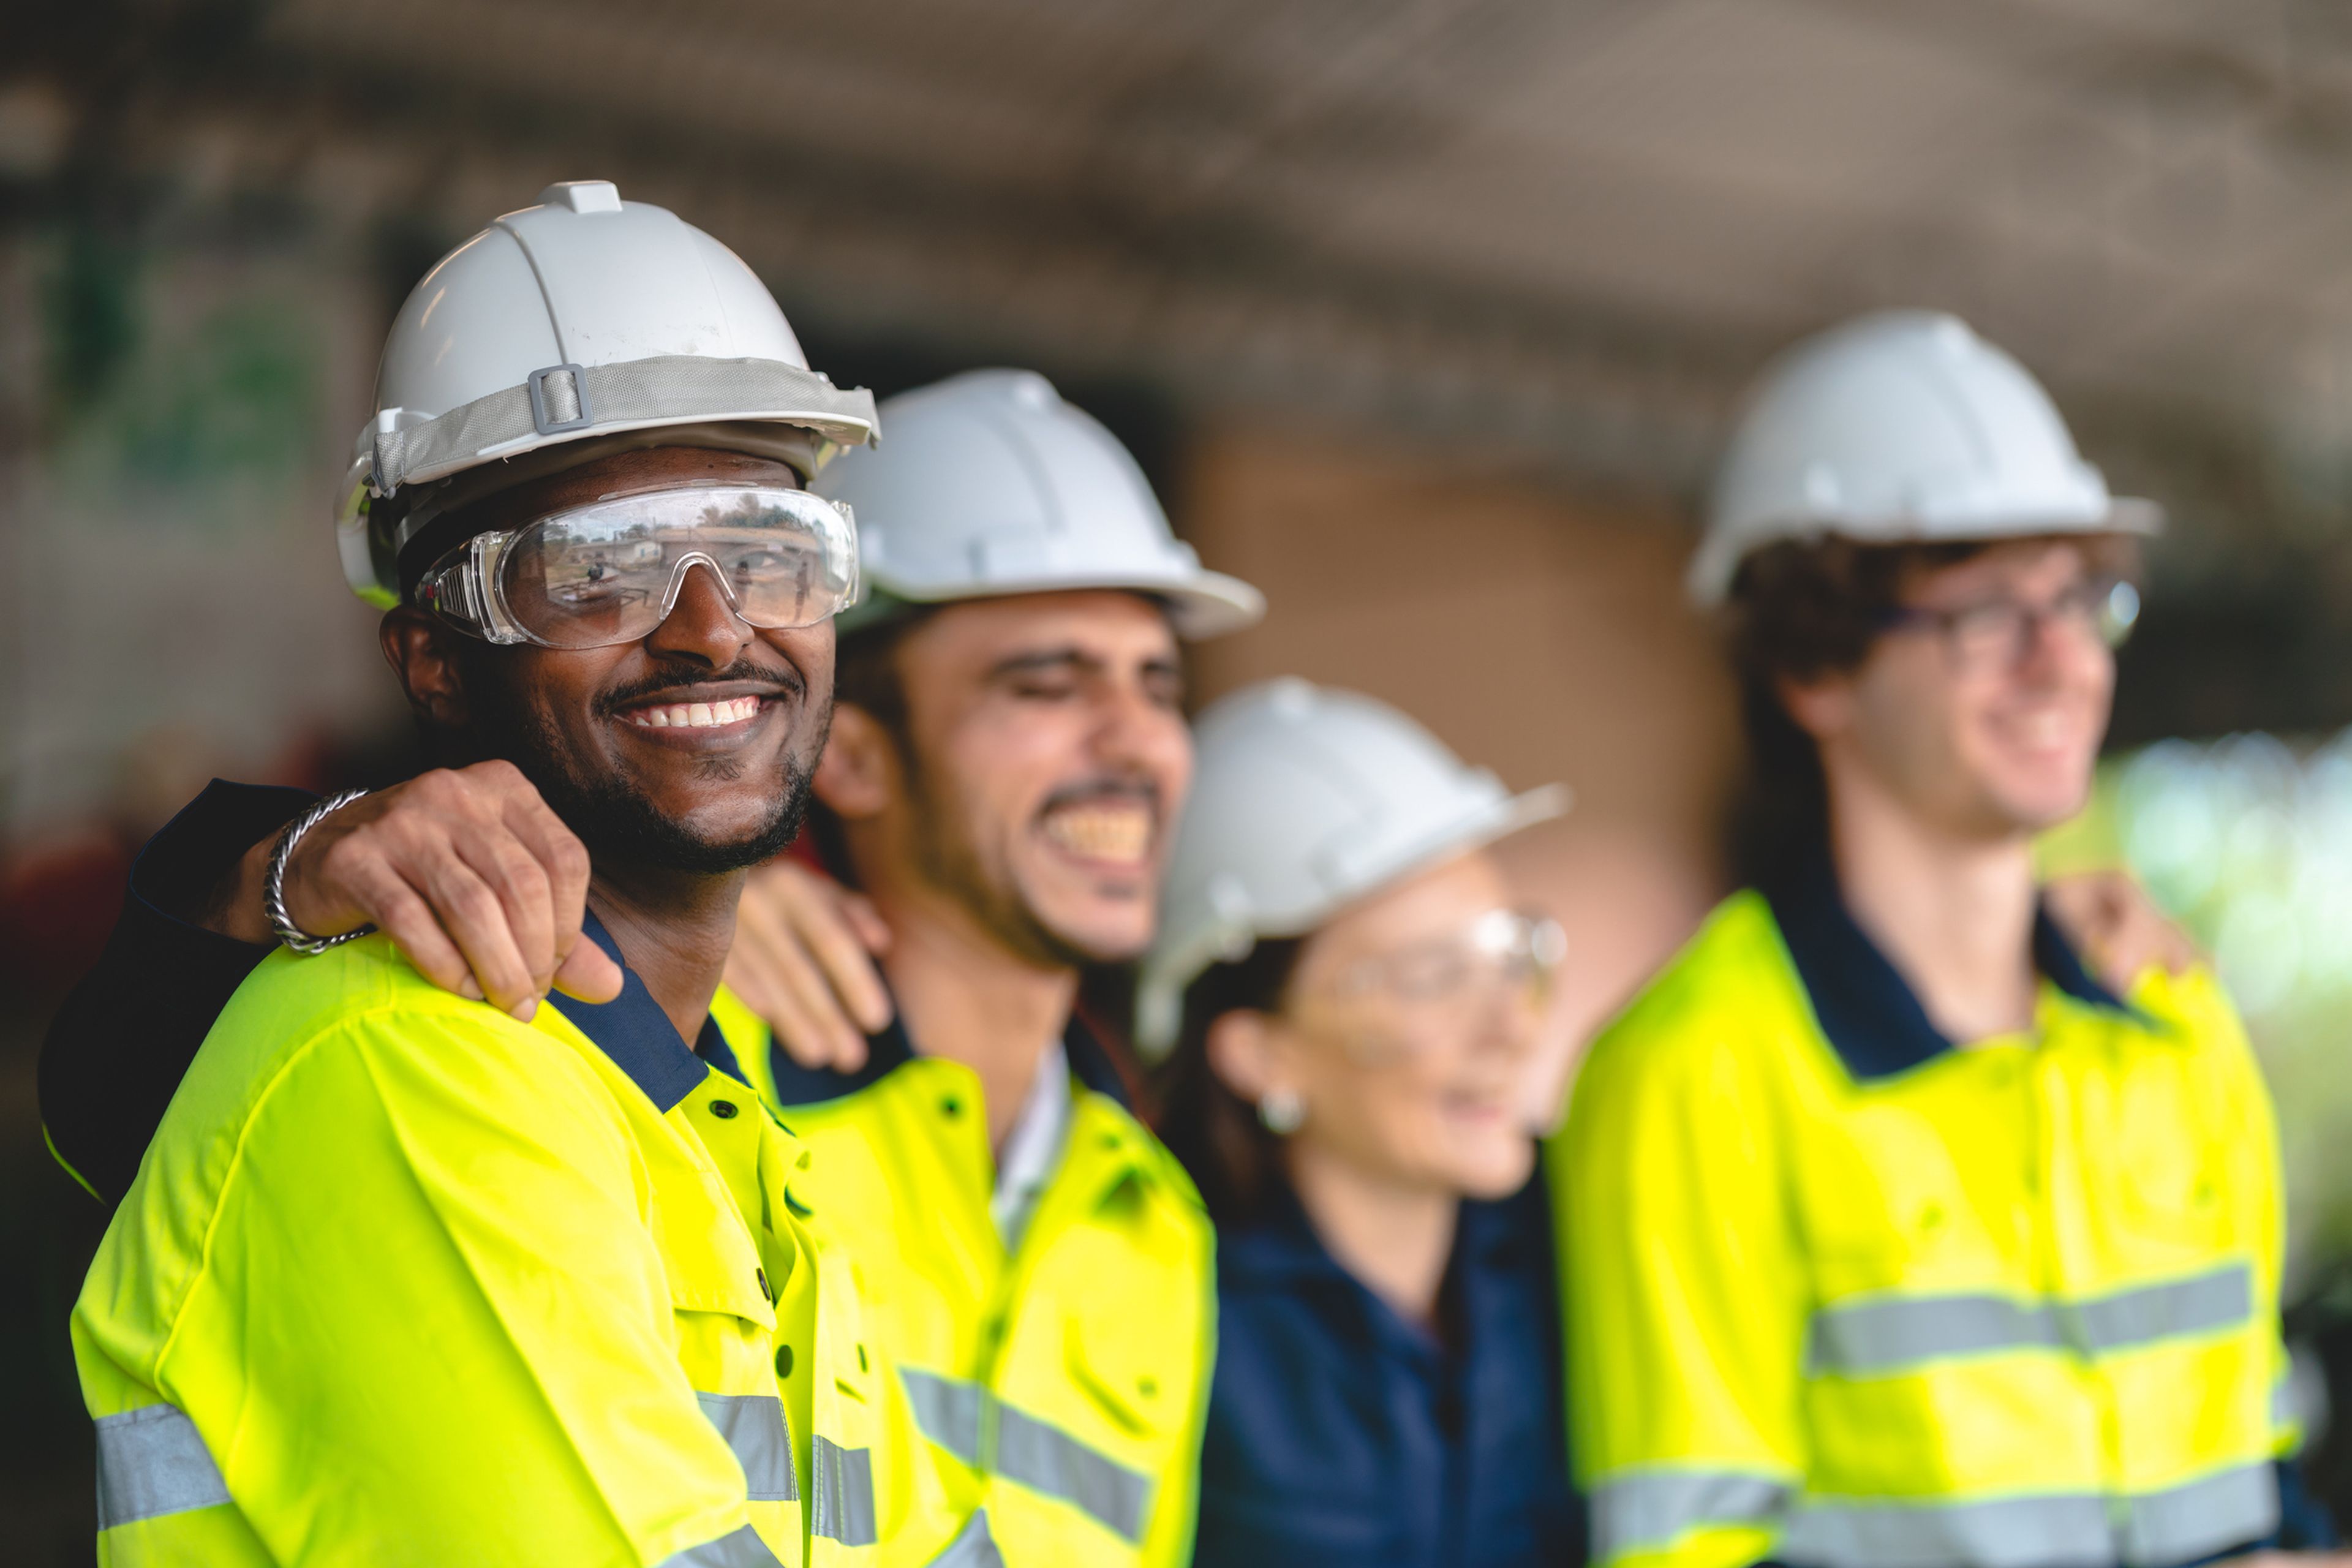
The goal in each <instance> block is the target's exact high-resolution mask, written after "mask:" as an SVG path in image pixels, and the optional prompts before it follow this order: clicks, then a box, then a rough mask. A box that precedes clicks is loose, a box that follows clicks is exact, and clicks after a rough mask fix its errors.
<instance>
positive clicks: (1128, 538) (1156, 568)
mask: <svg viewBox="0 0 2352 1568" xmlns="http://www.w3.org/2000/svg"><path fill="white" fill-rule="evenodd" d="M882 412H883V414H884V415H885V416H887V418H888V420H889V425H890V446H889V449H888V450H887V452H886V451H881V450H875V451H868V452H845V453H844V454H843V455H842V457H841V459H840V460H839V461H837V462H835V464H833V465H832V466H831V467H830V468H827V469H826V470H825V473H824V478H823V479H820V480H819V481H818V483H817V484H816V486H815V489H816V490H817V492H818V493H819V494H820V495H823V496H825V497H827V498H829V499H831V500H837V501H846V502H848V503H849V505H850V506H851V507H852V508H853V509H854V510H855V511H856V517H857V550H858V565H859V571H860V572H861V573H862V574H863V575H864V578H865V581H866V585H867V588H868V597H867V603H866V605H863V606H861V607H860V608H859V609H858V610H854V611H852V612H850V613H849V614H848V615H847V616H845V617H844V618H843V620H842V626H843V627H844V628H845V629H848V628H851V627H854V626H856V625H857V624H859V622H861V621H871V620H874V619H878V618H880V617H881V616H884V615H887V613H888V609H889V605H888V601H889V600H891V599H896V600H899V601H902V602H906V603H911V604H919V605H930V604H940V603H942V602H945V601H947V600H950V599H980V598H993V597H997V596H1001V595H1007V594H1033V593H1040V592H1046V591H1052V590H1058V589H1075V588H1132V589H1137V590H1139V591H1142V592H1146V593H1150V594H1155V595H1160V597H1161V598H1163V599H1165V600H1166V601H1167V602H1168V604H1169V605H1170V607H1171V612H1172V614H1173V616H1174V619H1175V624H1176V629H1177V631H1178V632H1179V633H1181V635H1183V636H1185V637H1216V636H1219V635H1221V634H1223V633H1225V632H1230V631H1238V630H1240V629H1241V628H1242V627H1244V626H1248V625H1250V624H1251V623H1253V622H1254V621H1255V620H1256V619H1257V618H1258V617H1259V616H1262V615H1264V614H1265V596H1264V595H1261V594H1259V593H1258V591H1257V590H1256V589H1255V588H1253V587H1251V586H1250V585H1249V584H1246V583H1244V582H1242V581H1240V580H1239V579H1237V578H1234V577H1227V576H1225V575H1223V574H1220V573H1216V572H1209V571H1204V570H1202V566H1201V558H1200V557H1199V556H1198V555H1195V554H1194V553H1193V552H1192V546H1190V545H1188V544H1184V543H1182V542H1179V541H1178V540H1177V538H1176V536H1175V534H1174V533H1173V532H1171V531H1170V529H1169V527H1168V516H1167V513H1165V512H1163V511H1162V510H1160V502H1159V500H1157V499H1155V498H1154V497H1153V495H1152V493H1151V487H1150V485H1149V484H1147V483H1146V482H1145V481H1144V478H1143V470H1142V469H1141V468H1138V467H1137V466H1136V462H1135V459H1134V458H1133V457H1131V456H1129V453H1128V450H1127V448H1126V447H1122V446H1120V445H1119V444H1118V440H1117V439H1116V438H1114V437H1112V435H1111V433H1110V432H1109V431H1108V430H1106V429H1104V428H1103V427H1102V426H1101V425H1099V424H1097V422H1096V421H1095V420H1094V419H1093V418H1092V417H1091V416H1088V415H1087V414H1086V413H1085V412H1083V411H1082V410H1080V409H1077V408H1074V407H1072V406H1071V405H1068V404H1066V403H1065V402H1063V401H1062V398H1061V395H1060V394H1058V393H1056V392H1055V390H1054V386H1053V384H1052V383H1051V382H1049V381H1047V380H1046V379H1045V377H1044V376H1042V375H1038V374H1035V373H1034V372H1032V371H1025V370H977V371H971V372H967V373H966V374H962V375H957V376H950V377H949V378H948V379H947V380H945V381H942V382H938V383H935V384H932V385H929V386H926V387H921V388H919V389H918V390H916V391H913V392H907V393H901V394H899V395H898V396H896V397H893V398H891V399H889V400H888V401H887V402H886V403H885V404H884V405H882ZM877 589H878V590H879V593H876V592H874V590H877Z"/></svg>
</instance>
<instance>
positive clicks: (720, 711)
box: [622, 697, 760, 730]
mask: <svg viewBox="0 0 2352 1568" xmlns="http://www.w3.org/2000/svg"><path fill="white" fill-rule="evenodd" d="M759 710H760V700H759V699H758V698H756V697H734V698H730V699H729V700H726V701H724V702H669V703H665V704H663V705H662V706H661V707H658V708H632V709H630V710H628V711H627V712H626V713H625V714H623V715H622V717H624V718H625V719H626V720H628V721H629V722H630V723H632V724H635V726H636V727H637V728H638V729H640V730H709V729H712V728H715V727H716V726H718V725H720V724H740V723H741V722H742V721H744V720H746V719H749V718H751V716H752V715H753V714H755V713H757V712H759Z"/></svg>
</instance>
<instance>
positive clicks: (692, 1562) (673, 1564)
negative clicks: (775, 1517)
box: [660, 1524, 783, 1568]
mask: <svg viewBox="0 0 2352 1568" xmlns="http://www.w3.org/2000/svg"><path fill="white" fill-rule="evenodd" d="M660 1568H783V1564H782V1563H779V1562H777V1561H776V1554H775V1553H774V1552H771V1551H769V1550H768V1543H767V1542H764V1541H762V1540H761V1539H760V1532H759V1531H755V1530H753V1529H752V1528H751V1526H750V1525H748V1524H747V1525H744V1526H742V1527H740V1529H736V1530H730V1531H728V1532H727V1533H726V1534H724V1535H722V1536H720V1537H719V1539H718V1540H716V1541H706V1542H703V1543H702V1544H701V1545H699V1546H696V1547H690V1548H688V1550H686V1551H684V1552H674V1553H672V1554H671V1555H670V1556H667V1557H665V1558H663V1559H662V1560H661V1563H660Z"/></svg>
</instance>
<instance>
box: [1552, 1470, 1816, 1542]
mask: <svg viewBox="0 0 2352 1568" xmlns="http://www.w3.org/2000/svg"><path fill="white" fill-rule="evenodd" d="M1789 1497H1790V1491H1789V1489H1788V1488H1787V1487H1785V1486H1782V1485H1781V1484H1780V1482H1778V1481H1774V1480H1770V1479H1767V1478H1765V1477H1762V1476H1749V1475H1741V1474H1739V1473H1738V1472H1736V1471H1711V1470H1654V1471H1651V1472H1649V1473H1647V1474H1644V1475H1634V1476H1622V1477H1620V1478H1618V1479H1615V1480H1612V1481H1603V1482H1602V1483H1601V1485H1599V1486H1597V1487H1595V1488H1594V1489H1592V1504H1591V1508H1592V1550H1593V1558H1594V1560H1595V1561H1596V1562H1606V1561H1608V1560H1609V1559H1611V1558H1613V1557H1622V1556H1623V1555H1625V1554H1626V1553H1627V1552H1640V1551H1644V1550H1648V1549H1651V1548H1655V1547H1663V1546H1667V1545H1670V1544H1672V1543H1673V1542H1675V1539H1676V1538H1678V1537H1680V1536H1681V1535H1683V1534H1684V1533H1685V1531H1692V1530H1696V1529H1698V1528H1699V1527H1701V1526H1702V1525H1710V1524H1732V1525H1769V1524H1772V1523H1774V1522H1776V1521H1778V1520H1779V1518H1780V1513H1781V1511H1782V1510H1784V1509H1786V1508H1787V1507H1788V1505H1789Z"/></svg>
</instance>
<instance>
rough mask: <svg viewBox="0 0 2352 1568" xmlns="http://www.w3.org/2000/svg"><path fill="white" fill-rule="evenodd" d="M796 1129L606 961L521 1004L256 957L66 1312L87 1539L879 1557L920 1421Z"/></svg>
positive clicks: (155, 1558)
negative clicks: (592, 990) (79, 1404)
mask: <svg viewBox="0 0 2352 1568" xmlns="http://www.w3.org/2000/svg"><path fill="white" fill-rule="evenodd" d="M591 934H592V935H593V936H595V937H596V939H597V940H599V941H600V942H604V944H605V945H606V946H607V948H608V949H611V948H612V942H611V939H610V938H609V936H607V935H605V934H604V932H603V931H602V928H601V927H598V926H596V925H595V924H594V922H593V921H592V922H591ZM614 956H615V957H616V958H617V957H618V956H619V954H618V952H617V951H616V950H615V951H614ZM715 1034H716V1031H715V1030H709V1029H707V1030H706V1032H705V1040H704V1045H705V1047H706V1049H708V1050H709V1051H711V1052H712V1053H713V1054H718V1055H723V1054H724V1052H725V1047H724V1044H723V1042H721V1041H718V1040H716V1039H715ZM808 1163H809V1156H808V1154H807V1152H806V1151H805V1150H804V1149H803V1147H802V1146H801V1145H800V1143H799V1142H797V1141H796V1140H795V1139H794V1138H793V1136H792V1135H791V1134H790V1133H788V1132H786V1131H784V1130H783V1128H782V1126H780V1125H779V1124H778V1123H777V1122H776V1121H775V1120H774V1118H773V1117H772V1116H771V1115H770V1114H769V1113H768V1112H767V1111H766V1110H764V1109H763V1108H761V1106H760V1105H759V1104H758V1103H757V1102H756V1100H754V1098H753V1096H752V1095H751V1091H750V1090H749V1089H747V1088H745V1087H743V1086H742V1085H740V1084H739V1083H737V1082H736V1081H735V1080H734V1079H730V1078H728V1077H726V1076H724V1075H723V1074H720V1073H718V1072H715V1071H713V1070H712V1069H711V1068H710V1067H709V1065H707V1064H706V1063H705V1062H704V1061H703V1060H702V1059H701V1058H698V1057H697V1056H696V1055H695V1054H694V1053H693V1052H691V1051H689V1050H688V1048H687V1047H686V1045H685V1043H684V1042H683V1041H681V1040H680V1039H679V1038H678V1037H677V1032H676V1031H675V1030H674V1029H673V1028H672V1027H671V1026H670V1024H669V1021H668V1019H667V1016H666V1015H664V1014H663V1013H662V1011H661V1009H660V1007H659V1006H658V1005H656V1003H655V1002H654V1001H653V999H652V997H651V996H650V995H649V994H647V993H646V990H645V987H644V985H643V984H642V982H640V981H638V980H637V978H636V977H635V975H634V974H631V975H628V976H627V989H626V990H625V992H624V994H623V995H622V996H621V998H620V999H619V1000H618V1001H616V1002H614V1003H612V1004H610V1005H605V1006H602V1007H596V1006H589V1005H584V1004H580V1003H574V1002H572V1001H570V1000H569V999H559V1001H558V1003H557V1005H549V1006H543V1007H541V1009H540V1010H539V1014H538V1017H537V1018H536V1020H535V1021H533V1022H532V1023H530V1024H522V1023H518V1022H516V1021H515V1020H514V1019H512V1018H510V1017H508V1016H505V1015H503V1014H501V1013H499V1011H498V1010H497V1009H495V1008H493V1007H490V1006H488V1005H484V1004H481V1003H478V1002H468V1001H466V1000H464V999H462V998H459V997H457V996H453V995H450V994H446V993H445V992H442V991H440V990H438V989H436V988H435V987H434V986H433V985H431V984H428V983H426V982H425V980H424V979H422V978H421V977H419V976H418V975H417V974H416V973H415V971H413V970H412V969H410V968H409V967H408V966H407V964H406V963H404V962H403V961H402V960H401V959H400V958H399V957H398V956H397V955H396V954H395V953H394V951H393V949H392V947H391V945H390V943H389V942H388V941H387V940H386V939H384V938H383V937H381V936H377V937H371V938H368V939H366V940H364V941H361V942H353V943H351V944H349V945H347V946H344V947H340V948H337V949H335V950H334V951H332V952H328V953H325V954H322V955H320V956H318V957H311V958H302V957H297V956H295V955H293V954H290V953H286V952H279V953H277V954H275V955H273V956H271V957H270V958H268V960H266V961H264V962H263V963H262V964H261V965H260V966H259V967H258V968H257V969H256V970H255V972H254V973H253V974H252V976H251V977H250V978H248V979H247V981H246V983H245V984H244V985H243V986H242V987H241V988H240V989H239V990H238V991H237V993H236V996H235V997H234V999H232V1001H231V1002H230V1004H229V1005H228V1007H227V1008H226V1010H225V1011H224V1012H223V1014H222V1015H221V1017H220V1019H219V1021H218V1023H217V1024H215V1026H214V1028H213V1030H212V1032H211V1034H210V1035H209V1036H208V1037H206V1039H205V1044H204V1047H203V1048H202V1050H201V1051H200V1052H199V1053H198V1054H197V1057H196V1058H195V1061H194V1064H193V1066H192V1067H191V1068H190V1069H189V1072H188V1075H187V1077H186V1079H184V1081H183V1083H182V1084H181V1086H180V1089H179V1092H178V1095H177V1097H176V1098H175V1099H174V1100H173V1101H172V1104H171V1108H170V1110H168V1111H167V1112H166V1113H165V1115H164V1118H163V1124H162V1126H161V1128H160V1129H159V1130H158V1131H157V1134H156V1137H155V1141H154V1142H153V1143H152V1145H151V1146H150V1148H149V1150H148V1152H147V1155H146V1158H145V1160H144V1162H143V1163H142V1165H141V1167H140V1170H139V1175H138V1179H137V1180H136V1181H135V1182H134V1183H133V1184H132V1186H131V1191H130V1193H129V1194H127V1195H126V1196H125V1197H124V1199H123V1201H122V1204H121V1207H120V1208H118V1209H117V1210H116V1211H115V1215H114V1220H113V1223H112V1225H111V1226H110V1227H109V1228H108V1231H107V1235H106V1238H105V1241H104V1243H103V1245H102V1246H101V1247H100V1250H99V1254H98V1258H97V1261H96V1262H95V1263H94V1264H93V1265H92V1267H91V1268H90V1271H89V1279H88V1281H87V1282H86V1284H85V1285H84V1288H83V1290H82V1294H81V1299H80V1300H79V1303H78V1305H77V1306H76V1308H75V1310H74V1315H73V1342H74V1351H75V1357H76V1360H77V1362H78V1363H79V1370H80V1375H81V1384H82V1391H83V1396H84V1398H85V1400H86V1402H87V1404H88V1405H89V1410H90V1413H91V1415H92V1416H93V1417H95V1418H96V1421H97V1426H98V1444H99V1515H100V1519H99V1522H100V1535H99V1549H100V1561H101V1562H102V1563H110V1564H138V1565H142V1568H143V1565H146V1564H167V1563H168V1564H192V1565H193V1564H205V1565H206V1568H234V1565H236V1564H265V1563H267V1564H295V1563H304V1564H308V1563H320V1564H326V1563H353V1564H369V1565H381V1564H393V1563H415V1564H432V1565H434V1568H457V1565H460V1564H517V1563H547V1564H562V1565H563V1568H591V1565H603V1564H612V1565H614V1568H644V1565H646V1564H655V1563H660V1564H667V1565H671V1568H771V1565H772V1564H778V1563H786V1564H799V1563H808V1564H812V1565H823V1564H841V1565H844V1568H847V1565H850V1564H856V1563H870V1562H874V1561H876V1560H877V1556H878V1555H879V1554H878V1553H877V1542H878V1541H880V1540H881V1539H883V1538H884V1537H888V1536H893V1535H895V1534H897V1533H898V1531H900V1530H901V1528H902V1526H903V1525H904V1524H905V1522H906V1521H905V1520H904V1519H903V1517H902V1515H903V1512H904V1508H905V1504H904V1502H903V1500H904V1499H905V1498H907V1497H908V1496H909V1495H910V1483H909V1481H908V1478H907V1477H906V1475H905V1473H904V1472H905V1468H906V1466H907V1465H908V1462H909V1456H908V1453H907V1452H906V1450H908V1449H909V1448H919V1447H921V1445H920V1443H919V1440H913V1439H911V1434H910V1432H909V1433H908V1434H906V1435H902V1436H898V1437H897V1438H896V1448H897V1450H898V1451H896V1452H894V1451H893V1433H894V1428H895V1427H897V1426H900V1425H902V1424H903V1422H904V1419H905V1417H904V1411H905V1406H904V1405H903V1403H902V1402H897V1401H896V1399H895V1389H894V1382H895V1380H894V1379H892V1377H891V1376H890V1373H889V1370H888V1366H887V1362H886V1361H885V1359H884V1358H883V1357H882V1355H881V1354H880V1347H879V1346H878V1345H877V1342H875V1341H873V1340H872V1339H871V1338H870V1337H869V1335H868V1333H867V1331H866V1328H865V1326H864V1325H863V1322H862V1314H863V1310H864V1309H863V1307H862V1306H861V1303H860V1301H859V1300H858V1294H857V1289H856V1284H855V1282H854V1279H853V1277H852V1273H851V1269H850V1268H849V1267H848V1265H847V1264H846V1262H845V1260H844V1258H841V1257H840V1256H839V1255H838V1252H837V1250H836V1248H837V1243H835V1242H834V1241H831V1240H828V1239H826V1238H825V1237H824V1234H823V1233H821V1232H820V1231H818V1230H814V1229H812V1228H811V1227H810V1226H808V1225H805V1224H803V1222H802V1221H801V1219H799V1218H798V1217H796V1215H797V1212H798V1202H797V1199H796V1197H795V1192H796V1189H797V1187H798V1185H799V1184H801V1183H803V1182H804V1181H805V1180H806V1179H807V1173H806V1166H807V1165H808ZM832 1234H833V1235H834V1236H835V1237H837V1236H839V1234H840V1233H839V1232H837V1231H836V1232H834V1233H832ZM894 1410H895V1411H897V1412H898V1413H899V1414H898V1415H894V1414H893V1412H894Z"/></svg>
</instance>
